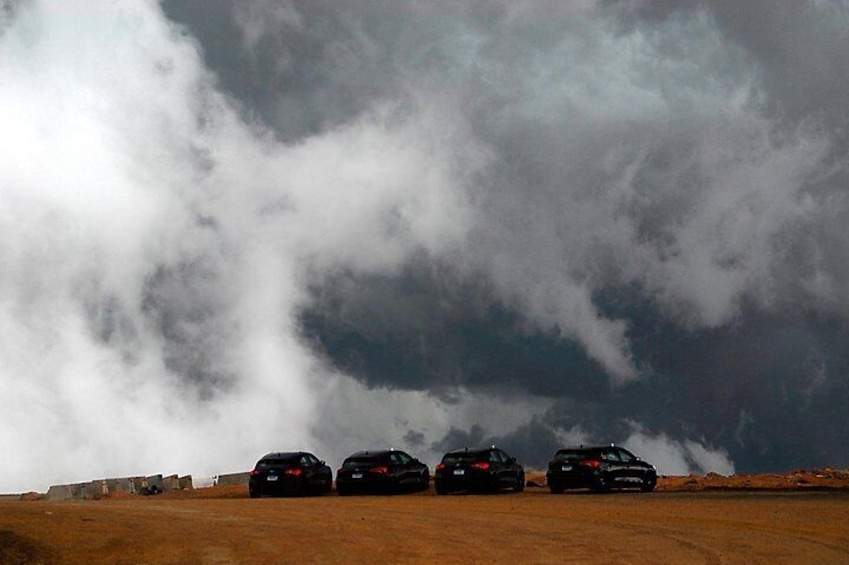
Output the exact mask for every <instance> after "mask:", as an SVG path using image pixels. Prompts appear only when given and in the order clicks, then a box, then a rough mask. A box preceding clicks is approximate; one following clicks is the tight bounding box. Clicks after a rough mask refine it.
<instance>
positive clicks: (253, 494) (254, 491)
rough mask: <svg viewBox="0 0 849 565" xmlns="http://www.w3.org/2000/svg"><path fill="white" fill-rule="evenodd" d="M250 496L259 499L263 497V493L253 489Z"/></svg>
mask: <svg viewBox="0 0 849 565" xmlns="http://www.w3.org/2000/svg"><path fill="white" fill-rule="evenodd" d="M250 494H251V498H259V497H260V496H262V493H261V492H260V491H258V490H254V489H251V491H250Z"/></svg>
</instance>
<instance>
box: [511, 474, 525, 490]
mask: <svg viewBox="0 0 849 565" xmlns="http://www.w3.org/2000/svg"><path fill="white" fill-rule="evenodd" d="M513 490H514V491H516V492H522V491H523V490H525V474H524V473H520V474H519V476H518V477H516V486H514V487H513Z"/></svg>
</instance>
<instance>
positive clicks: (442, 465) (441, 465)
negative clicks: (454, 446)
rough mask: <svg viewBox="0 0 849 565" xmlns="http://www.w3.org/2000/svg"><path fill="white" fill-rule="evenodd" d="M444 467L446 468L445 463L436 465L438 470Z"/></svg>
mask: <svg viewBox="0 0 849 565" xmlns="http://www.w3.org/2000/svg"><path fill="white" fill-rule="evenodd" d="M444 468H445V463H440V464H439V465H437V466H436V470H437V471H441V470H443V469H444Z"/></svg>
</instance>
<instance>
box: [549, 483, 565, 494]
mask: <svg viewBox="0 0 849 565" xmlns="http://www.w3.org/2000/svg"><path fill="white" fill-rule="evenodd" d="M548 488H549V490H551V494H563V490H564V488H563V485H559V484H557V483H553V484H549V485H548Z"/></svg>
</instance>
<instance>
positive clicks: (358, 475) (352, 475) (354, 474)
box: [351, 473, 363, 479]
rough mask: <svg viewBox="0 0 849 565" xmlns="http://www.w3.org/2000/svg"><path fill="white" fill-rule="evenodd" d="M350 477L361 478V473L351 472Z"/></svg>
mask: <svg viewBox="0 0 849 565" xmlns="http://www.w3.org/2000/svg"><path fill="white" fill-rule="evenodd" d="M351 478H352V479H362V478H363V474H362V473H351Z"/></svg>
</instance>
